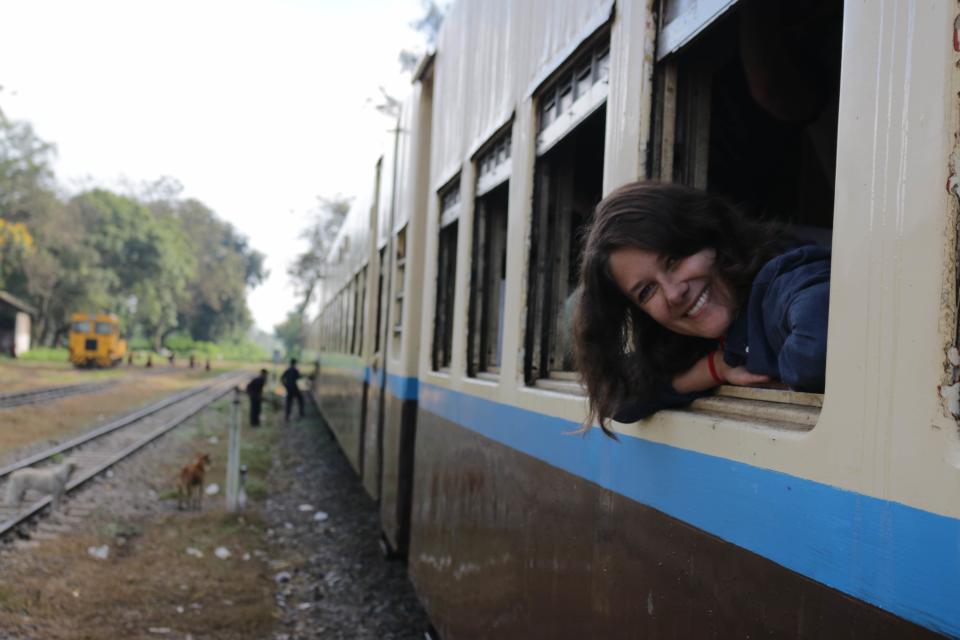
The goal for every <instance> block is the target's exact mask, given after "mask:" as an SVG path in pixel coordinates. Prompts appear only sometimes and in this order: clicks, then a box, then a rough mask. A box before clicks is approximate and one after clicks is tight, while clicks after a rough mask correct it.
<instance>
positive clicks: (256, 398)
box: [247, 369, 267, 427]
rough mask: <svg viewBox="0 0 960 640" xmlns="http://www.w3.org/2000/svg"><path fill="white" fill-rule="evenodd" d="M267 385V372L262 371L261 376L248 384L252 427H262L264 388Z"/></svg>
mask: <svg viewBox="0 0 960 640" xmlns="http://www.w3.org/2000/svg"><path fill="white" fill-rule="evenodd" d="M265 384H267V370H266V369H260V375H259V376H257V377H256V378H254V379H253V380H251V381H250V382H248V383H247V395H248V396H250V426H251V427H259V426H260V408H261V407H262V406H263V387H264V385H265Z"/></svg>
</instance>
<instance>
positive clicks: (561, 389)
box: [533, 378, 587, 397]
mask: <svg viewBox="0 0 960 640" xmlns="http://www.w3.org/2000/svg"><path fill="white" fill-rule="evenodd" d="M533 387H534V388H535V389H543V390H544V391H555V392H556V393H565V394H567V395H572V396H582V397H585V396H586V395H587V390H586V389H585V388H584V386H583V385H582V384H580V382H579V381H576V380H563V379H557V378H541V379H540V380H537V381H536V382H535V383H533Z"/></svg>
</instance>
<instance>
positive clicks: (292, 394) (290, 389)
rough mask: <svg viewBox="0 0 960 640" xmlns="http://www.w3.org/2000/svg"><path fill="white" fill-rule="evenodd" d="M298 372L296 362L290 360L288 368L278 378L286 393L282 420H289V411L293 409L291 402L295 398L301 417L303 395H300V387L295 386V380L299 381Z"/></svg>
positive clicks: (293, 359)
mask: <svg viewBox="0 0 960 640" xmlns="http://www.w3.org/2000/svg"><path fill="white" fill-rule="evenodd" d="M300 377H301V376H300V371H299V370H298V369H297V360H296V358H292V359H291V360H290V366H289V367H288V368H287V370H286V371H284V372H283V375H282V376H280V382H281V383H282V384H283V388H284V389H286V391H287V404H286V408H285V410H284V412H283V419H284V420H290V410H291V409H292V408H293V400H294V398H296V400H297V405H298V406H299V407H300V417H301V418H302V417H303V394H301V393H300V387H299V386H297V380H299V379H300Z"/></svg>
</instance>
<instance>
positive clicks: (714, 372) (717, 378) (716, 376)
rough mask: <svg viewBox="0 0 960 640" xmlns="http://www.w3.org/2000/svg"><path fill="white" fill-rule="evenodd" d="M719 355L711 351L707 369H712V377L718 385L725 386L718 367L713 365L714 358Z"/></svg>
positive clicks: (708, 356)
mask: <svg viewBox="0 0 960 640" xmlns="http://www.w3.org/2000/svg"><path fill="white" fill-rule="evenodd" d="M715 355H717V352H716V351H711V352H710V354H709V355H707V367H708V368H709V369H710V377H711V378H713V380H714V382H716V383H717V384H723V378H721V377H720V375H719V374H718V373H717V367H716V365H714V364H713V356H715Z"/></svg>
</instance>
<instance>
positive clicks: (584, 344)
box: [574, 181, 830, 429]
mask: <svg viewBox="0 0 960 640" xmlns="http://www.w3.org/2000/svg"><path fill="white" fill-rule="evenodd" d="M580 291H581V295H580V299H579V301H578V304H577V309H576V314H575V321H574V326H575V343H576V356H577V363H578V365H579V368H580V373H581V375H582V378H583V382H584V384H585V385H586V387H587V392H588V395H589V400H590V419H591V422H592V420H593V419H598V420H600V422H601V424H602V423H604V422H605V421H606V420H607V419H608V418H613V419H615V420H617V421H619V422H633V421H635V420H639V419H641V418H644V417H646V416H648V415H650V414H652V413H654V412H656V411H658V410H660V409H665V408H669V407H679V406H684V405H686V404H689V403H690V402H692V401H693V400H695V399H696V398H698V397H701V396H703V395H706V394H707V393H709V391H710V390H711V389H713V388H714V387H716V386H718V385H721V384H734V385H753V384H760V383H767V382H770V381H780V382H781V383H783V384H785V385H787V386H788V387H789V388H790V389H794V390H799V391H811V392H822V391H823V383H824V370H825V365H826V351H827V350H826V342H827V309H828V304H829V297H830V250H829V249H828V248H827V247H823V246H819V245H815V244H800V243H799V242H798V241H796V240H793V239H792V238H791V237H790V235H789V233H788V231H787V229H786V228H785V227H783V226H782V225H777V224H773V223H761V222H756V221H753V220H750V219H749V218H747V217H745V216H744V215H743V214H741V213H740V212H739V211H738V210H737V209H736V208H735V207H733V206H732V205H730V204H729V203H728V202H727V201H726V200H724V199H723V198H721V197H718V196H714V195H711V194H708V193H706V192H704V191H701V190H698V189H694V188H692V187H686V186H683V185H676V184H666V183H657V182H643V181H642V182H634V183H630V184H627V185H624V186H622V187H620V188H619V189H616V190H615V191H614V192H613V193H611V194H610V195H609V196H607V197H606V198H605V199H604V200H603V201H602V202H601V203H600V204H599V205H598V206H597V211H596V217H595V219H594V222H593V224H592V226H591V228H590V233H589V235H588V237H587V241H586V245H585V247H584V253H583V261H582V263H581V280H580ZM604 429H606V427H605V426H604Z"/></svg>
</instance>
